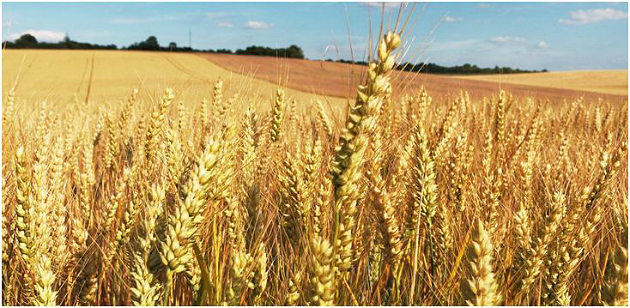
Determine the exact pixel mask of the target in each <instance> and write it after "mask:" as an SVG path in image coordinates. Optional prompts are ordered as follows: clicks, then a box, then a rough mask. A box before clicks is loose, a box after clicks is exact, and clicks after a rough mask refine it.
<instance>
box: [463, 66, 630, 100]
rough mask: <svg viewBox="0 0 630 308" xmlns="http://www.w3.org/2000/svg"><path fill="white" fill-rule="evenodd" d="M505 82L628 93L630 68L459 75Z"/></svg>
mask: <svg viewBox="0 0 630 308" xmlns="http://www.w3.org/2000/svg"><path fill="white" fill-rule="evenodd" d="M458 77H459V78H463V79H468V80H483V81H492V82H501V83H505V84H522V85H531V86H545V87H550V88H557V89H573V90H585V91H591V92H597V93H604V94H614V95H625V96H627V95H628V70H607V71H572V72H548V73H533V74H532V73H529V74H509V75H484V76H481V75H476V76H458Z"/></svg>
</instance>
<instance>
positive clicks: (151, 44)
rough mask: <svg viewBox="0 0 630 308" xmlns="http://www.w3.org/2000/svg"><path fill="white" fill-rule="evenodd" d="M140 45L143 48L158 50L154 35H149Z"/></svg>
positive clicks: (158, 45)
mask: <svg viewBox="0 0 630 308" xmlns="http://www.w3.org/2000/svg"><path fill="white" fill-rule="evenodd" d="M141 47H144V48H142V49H144V50H159V49H160V44H158V40H157V38H156V37H155V36H153V35H151V36H149V37H148V38H147V40H146V41H144V42H143V43H141Z"/></svg>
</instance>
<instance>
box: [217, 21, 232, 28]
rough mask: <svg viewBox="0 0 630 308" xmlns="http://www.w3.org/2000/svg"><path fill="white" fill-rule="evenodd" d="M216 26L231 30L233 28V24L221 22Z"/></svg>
mask: <svg viewBox="0 0 630 308" xmlns="http://www.w3.org/2000/svg"><path fill="white" fill-rule="evenodd" d="M217 26H218V27H219V28H232V27H234V24H233V23H231V22H229V21H222V22H219V23H217Z"/></svg>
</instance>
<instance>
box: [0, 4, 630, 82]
mask: <svg viewBox="0 0 630 308" xmlns="http://www.w3.org/2000/svg"><path fill="white" fill-rule="evenodd" d="M397 7H398V4H393V3H388V4H387V5H386V11H385V14H386V15H387V16H393V17H391V18H387V17H386V20H390V19H393V18H395V16H396V13H397ZM370 16H371V19H372V28H373V29H375V31H377V30H378V26H379V22H380V16H381V8H380V4H377V3H371V4H369V5H368V4H365V3H356V2H355V3H198V2H197V3H7V2H5V3H3V4H2V25H3V27H2V39H3V40H7V39H9V40H10V39H14V38H15V37H17V36H19V35H20V34H23V33H25V32H29V33H32V34H34V35H35V36H36V37H37V38H38V39H39V40H48V41H54V40H59V39H60V38H63V36H64V34H65V33H68V34H69V36H70V37H71V38H72V39H73V40H77V41H86V42H92V43H99V44H110V43H114V44H116V45H118V46H127V45H129V44H131V43H133V42H137V41H141V40H144V39H146V38H147V37H148V36H149V35H155V36H156V37H157V38H158V41H159V42H160V44H161V45H168V43H169V42H176V43H177V44H178V45H180V46H187V45H188V31H189V29H190V31H191V32H192V47H193V48H198V49H217V48H228V49H232V50H235V49H237V48H244V47H246V46H249V45H264V46H271V47H286V46H289V45H290V44H296V45H299V46H300V47H302V48H303V49H304V52H305V55H306V57H308V58H311V59H323V58H332V59H337V58H344V59H350V57H351V56H350V43H349V42H348V38H350V41H351V42H352V47H353V50H354V56H355V59H362V58H364V57H365V50H366V46H367V43H368V33H369V29H370V24H369V20H370ZM347 24H349V29H348V26H347ZM410 25H411V27H410V30H409V33H408V37H407V40H406V46H405V50H406V53H405V56H406V59H407V60H411V61H412V62H420V61H429V62H434V63H438V64H441V65H456V64H463V63H471V64H477V65H480V66H495V65H499V66H512V67H519V68H525V69H543V68H547V69H550V70H576V69H618V68H627V67H628V5H627V3H426V4H424V3H419V4H417V5H416V7H415V13H414V14H413V16H412V18H411V22H410ZM348 30H349V32H350V34H349V35H348Z"/></svg>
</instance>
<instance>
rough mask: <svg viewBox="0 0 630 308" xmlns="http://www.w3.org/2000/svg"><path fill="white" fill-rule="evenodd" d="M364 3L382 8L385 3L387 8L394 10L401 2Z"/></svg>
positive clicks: (364, 3)
mask: <svg viewBox="0 0 630 308" xmlns="http://www.w3.org/2000/svg"><path fill="white" fill-rule="evenodd" d="M362 4H363V5H367V6H370V7H374V8H378V9H380V8H382V7H383V5H384V6H385V10H386V11H388V10H394V9H398V8H400V2H375V1H374V2H363V3H362ZM405 6H407V4H406V3H403V7H405Z"/></svg>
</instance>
